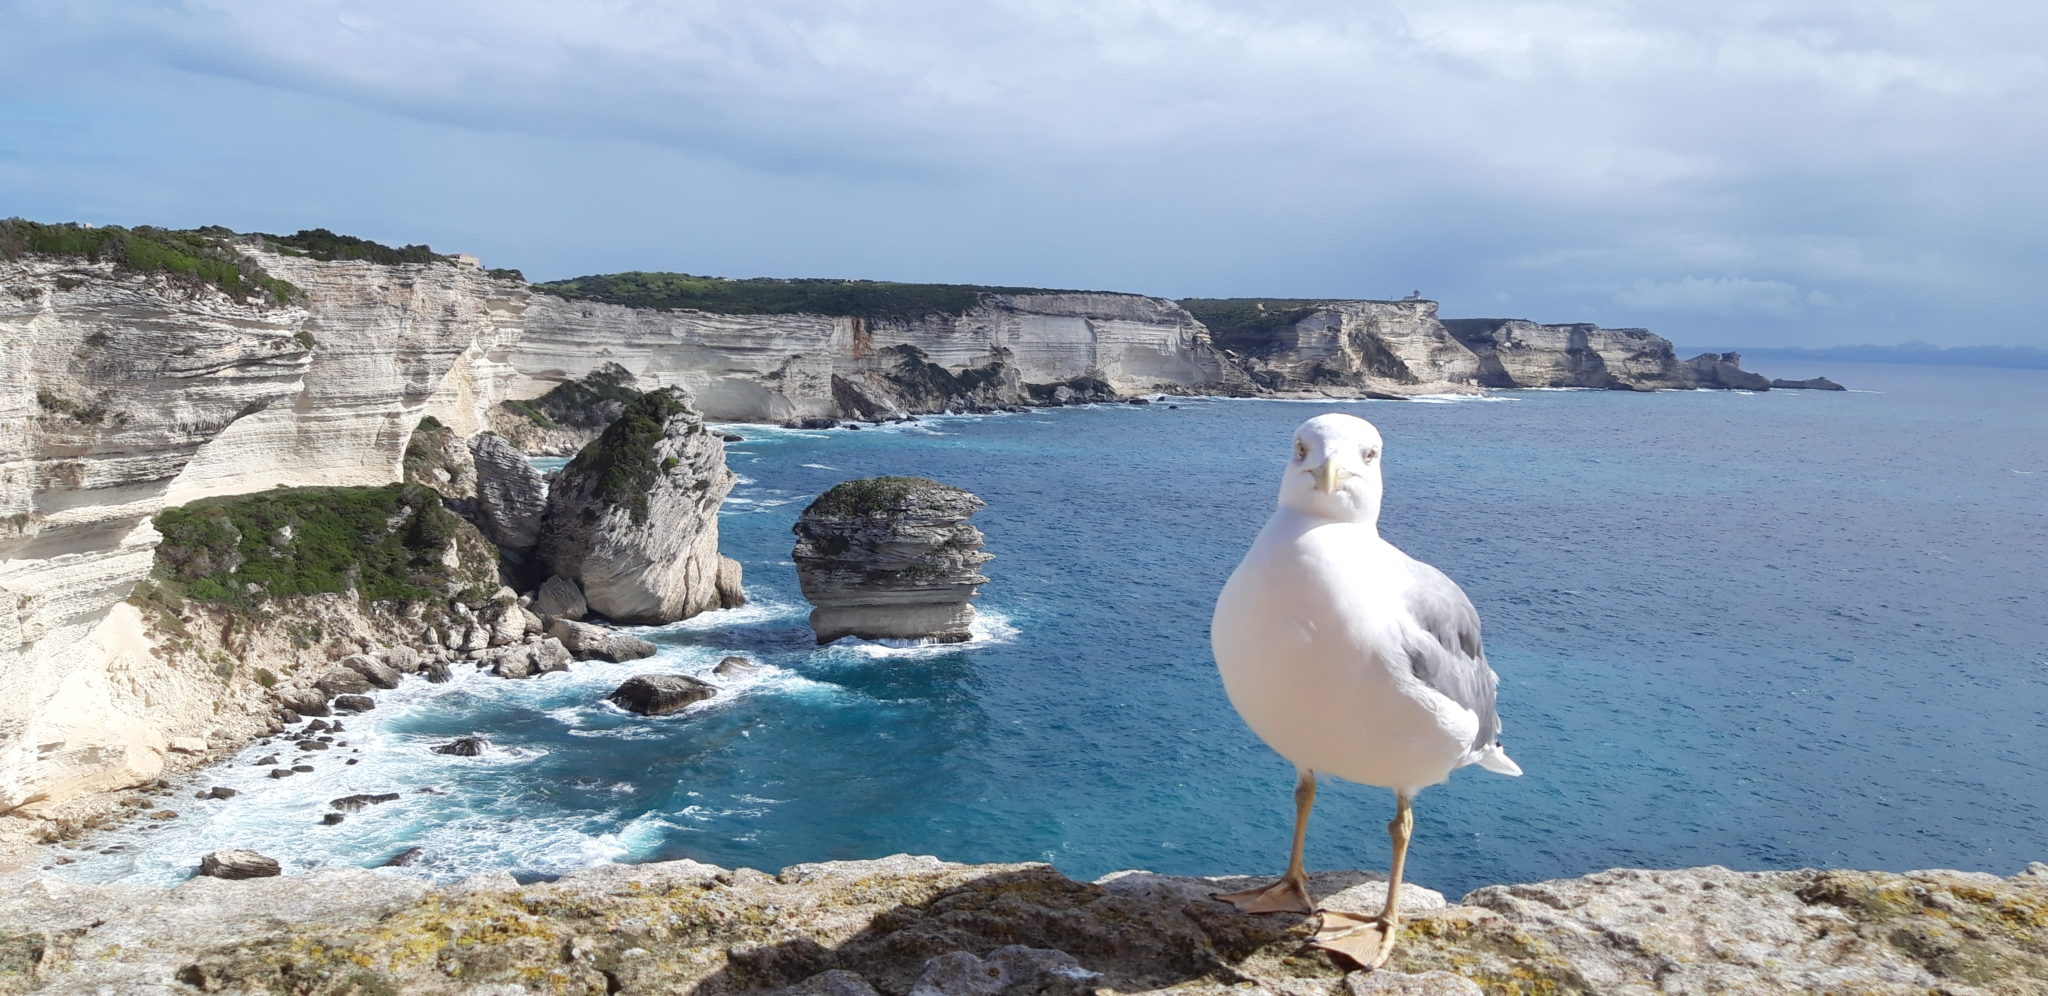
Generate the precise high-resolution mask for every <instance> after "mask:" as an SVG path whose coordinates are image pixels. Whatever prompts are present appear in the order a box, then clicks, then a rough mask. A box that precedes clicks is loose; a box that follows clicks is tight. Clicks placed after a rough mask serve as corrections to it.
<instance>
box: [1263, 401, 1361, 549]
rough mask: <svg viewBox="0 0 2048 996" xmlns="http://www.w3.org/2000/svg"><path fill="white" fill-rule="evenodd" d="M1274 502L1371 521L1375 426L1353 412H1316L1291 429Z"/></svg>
mask: <svg viewBox="0 0 2048 996" xmlns="http://www.w3.org/2000/svg"><path fill="white" fill-rule="evenodd" d="M1292 445H1293V447H1294V448H1293V451H1292V452H1290V453H1288V455H1287V476H1285V477H1283V478H1281V480H1280V505H1281V507H1283V508H1290V509H1293V510H1294V511H1296V512H1300V513H1302V514H1303V515H1308V516H1311V517H1314V518H1318V519H1328V520H1330V521H1333V522H1366V523H1377V522H1378V521H1379V517H1380V451H1381V449H1382V443H1381V442H1380V431H1379V430H1378V429H1375V428H1373V425H1372V423H1371V422H1368V421H1366V420H1364V419H1362V418H1359V417H1357V416H1355V415H1336V414H1331V415H1318V416H1316V417H1315V418H1312V419H1309V420H1308V421H1306V422H1303V423H1301V427H1300V428H1297V429H1295V430H1294V442H1293V444H1292Z"/></svg>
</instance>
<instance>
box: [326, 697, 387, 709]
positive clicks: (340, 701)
mask: <svg viewBox="0 0 2048 996" xmlns="http://www.w3.org/2000/svg"><path fill="white" fill-rule="evenodd" d="M375 708H377V700H376V699H373V698H371V697H369V696H367V695H337V696H335V697H334V711H336V712H343V713H357V712H369V711H370V710H372V709H375Z"/></svg>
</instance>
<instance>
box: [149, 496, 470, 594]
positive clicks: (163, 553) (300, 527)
mask: <svg viewBox="0 0 2048 996" xmlns="http://www.w3.org/2000/svg"><path fill="white" fill-rule="evenodd" d="M155 521H156V528H157V530H158V531H159V532H161V533H162V534H163V542H162V543H161V544H160V545H158V547H157V553H156V576H157V579H158V583H159V585H160V586H161V587H163V588H164V589H166V590H168V591H169V592H171V593H172V594H174V595H182V597H183V598H185V599H187V600H190V601H197V602H208V603H215V604H223V605H229V606H236V607H248V606H252V605H254V604H257V603H259V602H261V601H263V600H264V599H267V598H287V597H292V596H296V595H318V594H330V593H340V592H349V591H353V592H355V593H357V594H358V595H360V596H362V597H363V598H365V599H370V600H386V599H391V600H399V601H421V600H428V599H434V598H438V597H441V596H444V595H446V594H447V593H448V591H449V589H450V588H451V587H455V586H462V585H467V584H469V583H470V582H471V581H473V580H477V579H470V578H466V577H462V576H459V575H458V574H457V573H456V571H454V570H451V569H450V568H449V567H448V566H447V564H446V562H445V561H444V558H445V557H446V555H447V552H448V550H449V547H450V545H451V544H452V543H454V542H456V536H457V533H458V532H459V531H460V530H461V529H462V528H463V527H464V524H463V523H462V522H461V521H460V520H459V519H457V518H456V517H455V514H454V513H452V512H450V511H448V510H447V509H446V508H444V507H442V504H441V499H440V495H438V494H437V493H435V492H434V491H433V490H432V489H430V488H424V487H420V486H418V485H411V484H389V485H385V486H382V487H374V488H330V487H320V488H280V489H277V490H274V491H267V492H262V493H258V494H252V495H238V496H233V497H226V498H208V499H204V500H201V501H196V502H193V503H191V504H189V505H183V506H180V507H177V508H168V509H165V510H163V511H162V512H159V513H157V516H156V520H155Z"/></svg>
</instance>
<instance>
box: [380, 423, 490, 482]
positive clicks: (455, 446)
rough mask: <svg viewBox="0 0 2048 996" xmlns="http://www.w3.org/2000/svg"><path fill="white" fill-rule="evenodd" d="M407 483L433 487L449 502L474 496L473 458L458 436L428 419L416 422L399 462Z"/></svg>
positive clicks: (474, 466) (474, 468) (474, 463)
mask: <svg viewBox="0 0 2048 996" xmlns="http://www.w3.org/2000/svg"><path fill="white" fill-rule="evenodd" d="M399 468H400V470H401V471H402V472H403V474H404V478H403V479H404V481H405V483H407V484H420V485H424V486H426V487H430V488H433V489H434V490H435V491H438V492H440V493H441V497H443V498H447V499H451V500H453V501H458V502H459V501H461V500H462V499H467V498H473V497H475V496H476V459H475V458H474V457H472V456H471V455H470V452H469V447H468V446H466V445H464V444H463V440H462V438H461V437H460V436H457V435H456V434H455V433H454V432H452V431H450V430H449V428H448V427H447V426H445V425H442V424H441V422H440V420H439V419H436V418H433V417H432V416H429V417H427V418H423V419H420V422H419V425H417V426H415V427H414V428H413V431H412V438H411V439H409V440H407V441H406V444H405V456H404V458H403V459H402V460H401V461H400V462H399Z"/></svg>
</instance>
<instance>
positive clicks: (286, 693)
mask: <svg viewBox="0 0 2048 996" xmlns="http://www.w3.org/2000/svg"><path fill="white" fill-rule="evenodd" d="M365 690H366V691H367V689H365ZM275 694H276V695H277V701H278V704H280V705H282V706H284V707H285V708H287V709H290V710H291V711H293V712H295V713H298V714H299V715H301V716H325V715H328V714H329V712H328V709H327V700H328V699H329V698H331V697H332V696H330V695H328V694H326V693H325V692H322V691H321V690H319V689H317V688H307V687H306V686H304V685H285V686H283V687H281V688H278V689H277V690H276V692H275Z"/></svg>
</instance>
